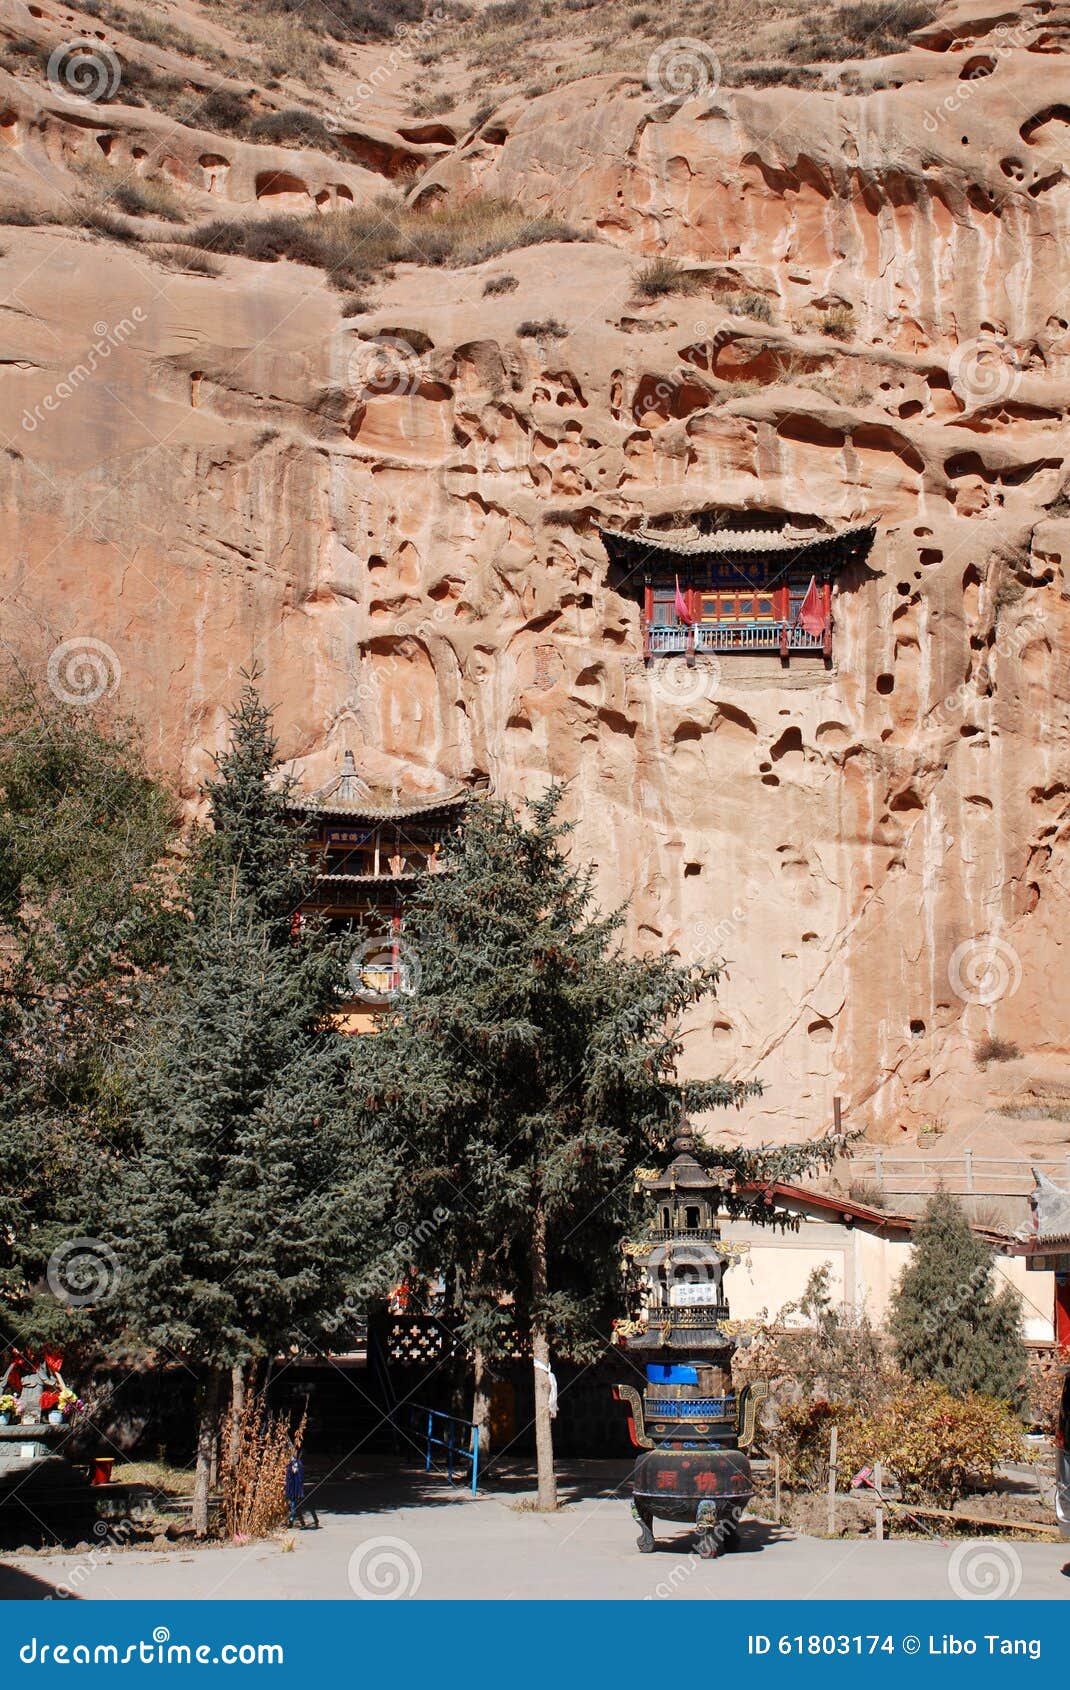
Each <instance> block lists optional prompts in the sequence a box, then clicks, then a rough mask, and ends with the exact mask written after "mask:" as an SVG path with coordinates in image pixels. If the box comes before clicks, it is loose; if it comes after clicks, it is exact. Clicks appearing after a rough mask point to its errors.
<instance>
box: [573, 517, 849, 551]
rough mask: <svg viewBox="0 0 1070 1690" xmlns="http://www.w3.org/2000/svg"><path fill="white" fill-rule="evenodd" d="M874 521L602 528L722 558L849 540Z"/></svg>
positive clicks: (619, 536) (605, 533)
mask: <svg viewBox="0 0 1070 1690" xmlns="http://www.w3.org/2000/svg"><path fill="white" fill-rule="evenodd" d="M872 530H873V524H872V523H870V522H860V523H855V524H853V525H852V526H851V527H849V528H841V529H840V530H839V532H838V533H835V534H829V533H815V532H814V531H813V529H802V528H790V527H788V528H719V529H714V530H713V531H712V532H710V533H703V532H701V531H700V530H699V529H698V528H695V527H687V528H657V529H651V528H646V527H644V525H643V524H642V523H640V525H639V527H638V528H634V529H630V530H626V529H622V528H607V527H602V528H601V530H600V532H601V534H602V537H603V539H608V540H624V541H627V542H628V543H629V544H630V545H633V546H645V547H647V548H648V549H649V550H650V551H656V552H670V553H672V554H673V556H675V557H703V556H709V557H718V556H721V555H723V554H724V553H726V552H731V553H736V552H798V551H806V550H807V549H808V548H809V547H810V546H818V545H823V544H827V543H828V542H829V541H833V540H848V539H851V538H853V537H854V536H855V535H858V534H869V533H871V532H872Z"/></svg>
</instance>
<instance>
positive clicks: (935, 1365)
mask: <svg viewBox="0 0 1070 1690" xmlns="http://www.w3.org/2000/svg"><path fill="white" fill-rule="evenodd" d="M992 1270H993V1258H992V1252H991V1250H990V1249H989V1247H988V1245H987V1244H986V1243H985V1242H984V1240H983V1239H981V1238H978V1237H977V1235H976V1234H975V1233H974V1232H973V1231H972V1230H971V1228H970V1224H969V1221H968V1220H967V1219H966V1215H965V1213H964V1212H963V1209H962V1205H961V1204H960V1203H957V1202H956V1201H955V1199H954V1197H952V1196H951V1194H950V1193H949V1192H947V1191H945V1190H943V1189H942V1188H941V1189H940V1190H939V1191H937V1192H935V1193H934V1195H933V1196H932V1197H931V1198H930V1199H929V1202H928V1204H927V1205H926V1208H925V1212H924V1214H923V1215H922V1218H921V1220H920V1221H919V1223H918V1225H917V1227H916V1228H915V1231H914V1251H913V1255H912V1257H911V1260H910V1263H909V1265H908V1266H907V1267H906V1268H904V1270H903V1273H902V1274H901V1276H900V1278H899V1281H898V1283H897V1285H896V1288H895V1291H894V1293H893V1297H892V1304H891V1309H890V1312H889V1318H888V1329H889V1332H890V1333H891V1336H892V1340H893V1343H894V1345H895V1351H896V1357H897V1359H898V1361H899V1363H900V1365H901V1366H902V1367H903V1368H905V1369H906V1371H907V1372H908V1373H909V1374H910V1375H911V1377H912V1378H914V1379H920V1380H925V1379H934V1380H936V1381H937V1382H938V1383H939V1384H941V1385H945V1386H946V1387H947V1389H948V1390H949V1391H951V1393H952V1394H953V1395H954V1396H963V1395H965V1393H966V1392H967V1391H978V1392H980V1393H981V1394H982V1395H984V1396H989V1397H997V1398H1000V1399H1001V1400H1003V1401H1005V1402H1008V1403H1010V1404H1012V1406H1017V1405H1018V1404H1019V1403H1020V1402H1021V1400H1022V1392H1023V1388H1024V1381H1025V1375H1026V1355H1025V1349H1024V1346H1023V1344H1022V1335H1021V1328H1022V1315H1021V1303H1020V1300H1019V1297H1018V1293H1017V1292H1016V1291H1015V1289H1014V1287H1013V1286H1012V1285H1010V1284H1007V1285H1005V1286H1004V1287H1003V1289H1002V1290H1000V1291H997V1290H996V1289H995V1287H994V1285H993V1271H992Z"/></svg>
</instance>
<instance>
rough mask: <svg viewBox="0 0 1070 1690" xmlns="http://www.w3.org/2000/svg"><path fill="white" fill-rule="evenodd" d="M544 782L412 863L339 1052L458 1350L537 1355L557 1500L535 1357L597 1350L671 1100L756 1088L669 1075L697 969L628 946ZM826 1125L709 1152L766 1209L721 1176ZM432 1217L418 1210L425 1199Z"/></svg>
mask: <svg viewBox="0 0 1070 1690" xmlns="http://www.w3.org/2000/svg"><path fill="white" fill-rule="evenodd" d="M560 800H561V792H560V790H559V789H552V790H551V791H549V792H548V793H547V794H546V796H545V797H543V798H542V799H540V800H539V801H538V802H536V803H534V804H532V805H530V806H529V815H528V818H527V819H526V820H525V819H522V818H518V817H516V816H514V815H513V814H512V812H511V811H510V810H509V809H508V808H507V807H506V806H505V805H503V804H500V803H492V802H487V803H483V804H479V805H476V806H473V807H472V809H471V810H470V812H469V816H468V819H467V822H466V825H465V828H464V835H463V841H462V842H461V843H460V844H459V845H458V847H457V848H456V849H455V850H454V851H453V853H452V854H451V855H450V856H449V857H448V859H447V862H446V870H447V872H444V873H442V874H438V875H433V876H429V877H428V878H427V880H426V882H425V883H424V886H423V888H422V891H421V893H420V895H419V896H418V897H417V899H416V901H415V904H414V906H413V907H412V908H411V909H410V911H409V913H408V915H407V917H406V926H405V931H404V934H403V937H402V942H401V947H400V949H401V957H400V961H401V964H402V970H403V975H404V976H405V977H406V978H407V981H408V990H403V991H402V992H400V993H399V995H398V997H397V999H396V1001H395V1004H394V1012H393V1014H392V1016H390V1017H388V1018H386V1020H385V1021H384V1024H383V1026H382V1029H381V1031H380V1032H379V1033H378V1035H377V1036H376V1037H374V1038H370V1039H366V1040H362V1041H360V1044H359V1049H358V1050H357V1052H356V1060H357V1086H356V1089H357V1095H358V1098H359V1099H360V1100H361V1102H362V1105H363V1109H364V1111H365V1113H366V1115H367V1118H368V1119H369V1121H370V1122H372V1123H378V1130H379V1131H381V1132H382V1133H383V1134H384V1136H385V1137H386V1139H387V1140H389V1141H390V1142H392V1143H394V1144H396V1145H397V1146H399V1150H398V1154H399V1156H400V1157H401V1167H402V1178H401V1181H400V1185H399V1191H398V1203H399V1206H400V1212H402V1213H403V1214H405V1215H406V1217H407V1224H408V1225H409V1227H410V1232H411V1236H412V1237H413V1238H414V1239H418V1240H422V1241H423V1247H424V1262H425V1265H426V1266H427V1267H428V1268H432V1267H435V1266H446V1267H448V1268H449V1269H450V1270H451V1271H452V1274H453V1275H454V1277H455V1279H456V1281H457V1282H458V1283H459V1285H460V1288H461V1299H462V1307H463V1315H464V1322H463V1326H462V1334H463V1336H464V1337H465V1338H466V1339H467V1341H468V1343H469V1344H470V1345H471V1346H472V1347H473V1348H475V1350H476V1351H477V1353H479V1354H481V1355H483V1356H486V1357H489V1358H491V1359H493V1358H494V1357H495V1356H499V1355H501V1354H503V1353H509V1352H510V1349H511V1346H512V1344H513V1342H514V1333H515V1331H516V1329H517V1327H519V1329H520V1332H521V1335H522V1336H524V1337H526V1338H527V1339H528V1341H529V1342H530V1347H531V1354H532V1359H533V1363H534V1379H533V1384H534V1393H535V1435H536V1450H537V1457H538V1473H539V1506H540V1507H541V1508H546V1509H549V1508H553V1507H555V1506H556V1486H555V1479H554V1468H553V1442H552V1427H551V1417H550V1404H549V1381H548V1375H547V1371H546V1370H547V1368H548V1367H549V1366H550V1365H551V1356H552V1355H556V1356H564V1357H571V1358H573V1359H577V1360H581V1359H588V1358H593V1357H594V1356H596V1355H598V1354H599V1353H601V1352H602V1351H603V1350H604V1349H605V1347H606V1344H607V1341H608V1339H609V1335H610V1323H611V1316H612V1314H613V1313H616V1312H620V1310H621V1307H622V1299H623V1296H624V1289H625V1288H624V1280H623V1269H622V1263H621V1242H622V1239H623V1237H624V1235H625V1234H626V1232H627V1231H628V1229H629V1227H630V1225H631V1223H632V1221H633V1220H634V1219H635V1207H634V1205H635V1201H636V1199H635V1189H634V1188H635V1181H634V1173H635V1169H636V1167H637V1166H639V1165H642V1164H645V1163H649V1161H650V1160H651V1158H653V1157H657V1156H658V1155H660V1154H661V1153H662V1152H663V1151H665V1150H666V1149H667V1147H668V1145H669V1143H670V1140H671V1138H672V1136H673V1132H674V1129H675V1128H676V1126H677V1123H678V1121H679V1116H680V1111H681V1108H682V1107H684V1108H686V1109H687V1110H688V1111H690V1112H691V1113H694V1114H700V1113H703V1112H705V1111H707V1110H710V1109H712V1108H718V1107H720V1108H723V1107H726V1106H731V1105H733V1104H736V1105H738V1104H740V1103H741V1102H742V1101H743V1099H744V1098H745V1097H746V1096H747V1095H748V1093H750V1092H752V1091H754V1090H755V1089H756V1088H755V1087H754V1086H752V1085H745V1084H740V1083H736V1082H727V1081H723V1080H717V1079H714V1080H708V1081H691V1082H688V1083H686V1084H685V1083H683V1082H681V1081H680V1080H679V1079H678V1077H677V1072H676V1066H677V1059H678V1057H679V1054H680V1049H681V1047H680V1043H679V1039H678V1032H677V1028H678V1023H679V1020H680V1018H681V1017H682V1016H683V1014H684V1013H685V1012H686V1011H688V1010H690V1009H692V1008H693V1006H695V1005H697V1004H698V1003H700V1002H701V1000H702V999H704V998H705V997H707V996H708V995H709V994H710V993H711V992H712V991H713V989H714V986H715V984H716V980H717V977H718V969H717V968H716V967H698V968H685V967H682V966H680V964H679V963H678V962H677V961H676V960H675V959H674V958H673V957H671V956H653V957H633V956H629V955H627V954H626V953H625V952H624V950H623V949H622V946H621V942H620V930H621V927H622V925H623V919H624V917H623V914H622V913H621V912H619V911H618V912H616V913H614V914H611V915H608V916H604V915H600V914H599V913H598V912H597V910H596V909H595V907H594V899H593V884H592V878H593V877H592V871H591V870H589V869H576V868H574V867H572V865H571V864H570V863H569V861H568V859H567V857H566V855H565V851H564V849H563V844H564V840H565V837H566V835H567V834H568V832H569V828H568V827H567V826H566V825H565V824H564V823H563V822H561V821H560V820H559V819H558V818H557V810H558V807H559V804H560ZM828 1149H829V1146H828V1143H827V1141H820V1142H819V1143H815V1144H814V1145H810V1146H806V1147H790V1146H789V1147H787V1148H786V1149H785V1150H783V1151H768V1152H746V1151H742V1150H738V1149H731V1150H728V1149H726V1150H724V1151H712V1150H711V1152H710V1156H711V1159H715V1160H716V1162H717V1164H718V1165H719V1166H720V1167H722V1168H723V1169H724V1170H725V1174H724V1178H725V1202H726V1205H727V1206H728V1207H730V1208H732V1209H734V1211H735V1212H738V1213H747V1214H751V1215H753V1217H754V1218H755V1219H758V1220H768V1219H770V1218H771V1214H770V1211H769V1209H768V1207H767V1206H766V1205H765V1204H764V1203H763V1202H762V1201H761V1198H760V1196H755V1195H752V1194H749V1193H747V1192H745V1191H743V1190H742V1189H740V1188H741V1187H742V1186H743V1185H744V1184H745V1183H746V1182H747V1181H748V1180H749V1178H750V1177H751V1176H752V1175H754V1174H756V1173H758V1174H764V1175H765V1176H766V1177H778V1176H779V1177H788V1176H789V1174H790V1173H791V1172H798V1171H800V1170H801V1169H802V1168H803V1167H806V1166H810V1165H813V1164H814V1163H815V1162H816V1161H818V1160H820V1159H821V1158H822V1156H824V1155H825V1154H826V1153H827V1152H828ZM431 1216H434V1217H435V1223H434V1224H433V1225H432V1224H430V1223H429V1217H431Z"/></svg>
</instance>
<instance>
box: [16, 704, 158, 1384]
mask: <svg viewBox="0 0 1070 1690" xmlns="http://www.w3.org/2000/svg"><path fill="white" fill-rule="evenodd" d="M176 828H177V814H176V810H175V805H174V801H173V799H172V798H171V796H170V794H168V793H167V792H166V791H165V790H164V789H163V788H162V787H161V786H160V785H159V784H157V783H156V782H155V781H154V780H152V779H151V777H150V776H149V774H148V773H147V771H146V769H145V766H144V762H143V759H142V755H141V748H140V745H139V743H138V739H137V736H136V734H135V733H134V731H133V729H132V727H131V726H130V724H128V723H125V722H122V721H118V720H115V719H108V718H107V717H105V716H103V715H94V714H92V713H91V712H87V711H85V710H81V709H74V708H71V707H64V706H61V705H58V704H57V703H56V702H55V700H54V699H52V698H51V697H50V695H49V694H48V692H47V690H46V689H45V688H43V687H42V688H40V689H36V688H35V687H34V685H33V683H32V681H31V680H30V679H28V678H26V677H22V678H21V679H19V680H17V681H15V682H13V683H12V684H11V686H10V687H9V689H8V690H7V691H6V692H4V694H3V696H2V697H0V1302H2V1305H3V1310H4V1321H3V1325H4V1331H5V1336H6V1337H7V1338H8V1339H15V1340H16V1341H18V1342H19V1343H21V1344H28V1345H31V1346H34V1347H38V1346H41V1345H49V1346H50V1347H51V1348H54V1349H67V1350H68V1352H69V1350H70V1348H71V1346H72V1345H75V1344H77V1343H79V1342H81V1341H83V1340H89V1339H90V1338H98V1337H99V1336H100V1335H101V1332H102V1328H103V1325H104V1322H105V1321H106V1318H107V1314H108V1312H109V1311H108V1309H107V1308H106V1307H104V1306H103V1302H102V1301H97V1300H94V1302H93V1303H91V1304H89V1303H86V1301H85V1298H84V1296H82V1295H80V1294H79V1292H80V1291H81V1290H82V1289H83V1287H82V1286H81V1285H80V1284H75V1283H73V1281H72V1280H71V1277H70V1274H69V1271H68V1269H69V1268H70V1267H73V1270H74V1275H75V1277H77V1275H78V1274H79V1272H80V1271H81V1269H82V1268H92V1263H91V1262H90V1260H89V1254H91V1249H90V1250H89V1252H88V1254H87V1251H86V1249H85V1248H84V1247H81V1246H80V1247H79V1249H78V1250H75V1251H74V1253H73V1256H72V1254H71V1247H72V1241H73V1242H75V1243H76V1242H78V1241H80V1240H85V1239H87V1238H88V1239H90V1240H92V1239H95V1238H99V1236H100V1229H101V1224H102V1222H101V1214H100V1210H99V1207H98V1205H97V1197H98V1194H100V1193H102V1192H104V1191H105V1190H106V1187H107V1183H108V1176H107V1173H106V1172H105V1173H104V1174H103V1177H101V1176H102V1171H103V1170H107V1169H110V1168H111V1167H112V1166H114V1161H115V1158H116V1157H117V1156H118V1157H121V1156H122V1155H123V1154H125V1150H126V1147H127V1146H126V1139H125V1128H124V1121H123V1113H122V1109H121V1107H120V1106H119V1100H118V1099H117V1098H116V1096H115V1094H114V1087H113V1060H112V1059H113V1055H114V1053H116V1052H117V1051H119V1050H121V1048H122V1046H123V1044H124V1043H125V1041H126V1040H127V1038H128V1037H129V1036H130V1033H131V1030H132V1027H133V1025H134V1022H135V1021H136V1017H137V1012H138V1007H139V1003H140V998H141V994H142V989H143V987H144V984H145V982H146V981H147V979H148V978H150V977H151V974H152V972H153V971H154V970H155V969H156V968H157V967H158V966H159V964H160V961H161V958H162V956H163V955H164V954H165V952H166V948H167V945H168V942H169V938H170V935H171V934H172V933H173V930H174V926H175V920H176V916H175V911H174V909H173V908H172V906H171V902H170V900H169V897H168V889H169V885H170V883H171V876H170V875H169V873H168V870H167V864H166V853H167V849H168V845H169V843H170V841H171V839H172V837H173V834H174V831H175V830H176ZM54 1252H55V1254H54ZM50 1261H52V1263H53V1271H52V1272H51V1273H49V1272H48V1271H47V1270H48V1265H49V1263H50ZM79 1264H80V1265H79ZM104 1277H105V1279H106V1278H107V1274H106V1273H105V1275H104ZM102 1288H106V1287H102ZM72 1298H73V1300H72Z"/></svg>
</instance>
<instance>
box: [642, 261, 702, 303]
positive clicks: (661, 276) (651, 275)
mask: <svg viewBox="0 0 1070 1690" xmlns="http://www.w3.org/2000/svg"><path fill="white" fill-rule="evenodd" d="M632 291H633V293H634V294H635V295H636V298H638V299H664V298H665V297H666V295H668V294H672V293H694V292H695V278H694V277H693V276H691V275H689V274H688V272H687V271H686V270H681V268H680V266H679V265H678V264H677V262H676V260H675V259H674V258H667V257H666V256H665V254H664V253H658V255H657V257H655V258H648V259H647V260H646V262H645V263H644V264H640V265H638V266H637V268H636V269H634V270H633V271H632Z"/></svg>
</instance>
